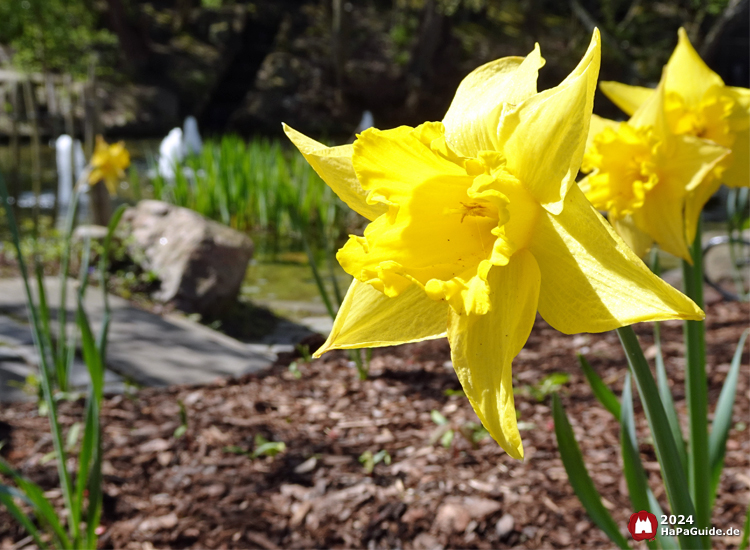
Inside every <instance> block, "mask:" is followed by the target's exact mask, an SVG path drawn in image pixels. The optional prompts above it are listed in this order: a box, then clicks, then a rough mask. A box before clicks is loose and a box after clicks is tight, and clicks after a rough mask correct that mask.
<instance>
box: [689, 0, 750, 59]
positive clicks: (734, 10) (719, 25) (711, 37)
mask: <svg viewBox="0 0 750 550" xmlns="http://www.w3.org/2000/svg"><path fill="white" fill-rule="evenodd" d="M749 4H750V1H749V0H730V2H729V4H728V5H727V7H726V9H725V10H724V11H723V12H722V14H721V15H720V16H719V17H718V18H717V19H716V21H715V22H714V24H713V25H712V26H711V29H709V31H708V34H707V35H706V39H705V40H704V41H703V46H702V47H701V48H700V54H701V57H702V58H703V60H704V61H705V62H706V63H707V64H708V65H709V66H711V65H713V64H714V63H713V61H714V57H715V56H716V53H717V50H718V47H719V42H720V41H721V37H722V36H723V35H724V34H727V33H729V32H731V31H732V30H734V29H735V28H737V27H739V26H740V25H742V24H743V22H744V23H745V24H746V23H747V16H748V7H750V6H749Z"/></svg>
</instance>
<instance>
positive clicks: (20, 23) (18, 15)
mask: <svg viewBox="0 0 750 550" xmlns="http://www.w3.org/2000/svg"><path fill="white" fill-rule="evenodd" d="M98 18H99V17H98V13H97V11H96V10H95V9H94V6H93V5H92V2H90V1H89V0H3V1H2V2H0V43H2V44H8V45H10V47H11V48H12V50H13V63H14V64H15V65H16V66H17V67H18V68H20V69H22V70H26V71H45V72H46V71H52V72H65V73H70V74H72V75H74V76H83V75H85V74H86V72H87V70H88V67H89V64H90V63H91V62H92V60H93V56H94V55H95V52H112V51H114V49H115V47H116V45H117V37H116V36H115V35H114V34H112V33H111V32H109V31H108V30H106V29H103V28H101V27H100V26H99V21H98Z"/></svg>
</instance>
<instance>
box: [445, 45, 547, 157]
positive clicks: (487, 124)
mask: <svg viewBox="0 0 750 550" xmlns="http://www.w3.org/2000/svg"><path fill="white" fill-rule="evenodd" d="M542 66H544V59H543V58H542V56H541V53H540V51H539V44H537V45H536V46H535V47H534V51H532V52H531V53H530V54H529V55H527V56H526V57H525V58H523V57H504V58H502V59H497V60H495V61H492V62H490V63H487V64H485V65H482V66H481V67H478V68H476V69H474V70H473V71H472V72H471V73H469V75H468V76H467V77H466V78H464V79H463V81H461V84H460V85H459V86H458V90H457V91H456V95H455V96H454V98H453V101H452V102H451V105H450V107H449V108H448V112H447V113H445V118H444V119H443V124H444V125H445V135H446V139H447V140H448V143H450V144H451V147H453V148H454V149H455V150H456V151H457V152H458V153H459V154H461V155H463V156H465V157H475V156H477V153H478V152H479V151H492V150H496V149H497V125H498V121H499V120H500V113H501V112H502V109H503V104H505V103H509V104H513V105H515V104H518V103H521V102H522V101H523V100H525V99H527V98H529V97H531V96H532V95H534V94H535V93H536V80H537V75H538V73H539V69H540V68H541V67H542Z"/></svg>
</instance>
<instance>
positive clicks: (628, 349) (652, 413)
mask: <svg viewBox="0 0 750 550" xmlns="http://www.w3.org/2000/svg"><path fill="white" fill-rule="evenodd" d="M617 335H618V336H619V337H620V342H622V347H623V349H624V350H625V355H626V356H627V359H628V364H629V365H630V371H631V372H632V373H633V378H635V381H636V383H637V385H638V393H639V394H640V396H641V402H642V403H643V409H644V411H645V412H646V418H647V419H648V425H649V427H650V428H651V434H652V436H653V438H654V447H655V449H656V457H657V459H658V461H659V465H660V466H661V475H662V477H663V479H664V485H665V486H666V488H667V495H668V496H669V504H670V507H671V510H672V513H673V514H682V515H684V516H685V517H687V516H693V517H695V515H696V514H695V507H694V506H693V502H692V501H691V499H690V492H689V491H688V484H687V480H686V479H685V474H684V472H683V471H682V467H681V464H680V455H679V453H678V452H677V446H676V445H675V442H674V438H673V437H672V429H671V428H670V426H669V421H668V420H667V414H666V413H665V412H664V406H663V404H662V402H661V398H660V397H659V390H658V389H657V387H656V381H655V380H654V376H653V375H652V374H651V369H650V368H649V366H648V362H647V361H646V358H645V357H644V356H643V351H642V350H641V345H640V343H639V342H638V337H637V336H636V335H635V332H633V329H632V328H631V327H622V328H618V329H617ZM706 447H708V445H706ZM706 469H707V470H708V467H706ZM679 538H680V546H681V547H682V548H709V547H710V546H711V542H710V540H709V538H708V537H707V536H705V537H702V538H698V537H697V536H693V535H686V534H682V535H680V537H679Z"/></svg>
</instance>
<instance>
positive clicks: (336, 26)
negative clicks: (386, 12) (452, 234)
mask: <svg viewBox="0 0 750 550" xmlns="http://www.w3.org/2000/svg"><path fill="white" fill-rule="evenodd" d="M344 3H345V2H344V0H332V2H331V56H332V58H333V71H334V74H335V75H336V102H337V103H338V104H339V105H341V104H342V103H343V101H344V70H345V66H346V47H347V33H346V29H347V25H346V18H347V11H346V8H345V6H344Z"/></svg>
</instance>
